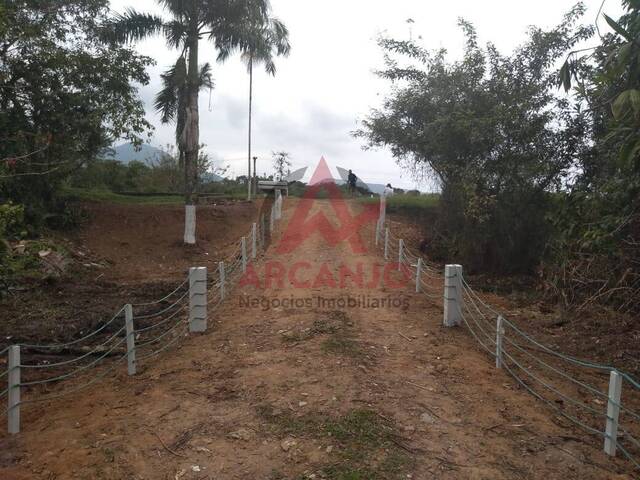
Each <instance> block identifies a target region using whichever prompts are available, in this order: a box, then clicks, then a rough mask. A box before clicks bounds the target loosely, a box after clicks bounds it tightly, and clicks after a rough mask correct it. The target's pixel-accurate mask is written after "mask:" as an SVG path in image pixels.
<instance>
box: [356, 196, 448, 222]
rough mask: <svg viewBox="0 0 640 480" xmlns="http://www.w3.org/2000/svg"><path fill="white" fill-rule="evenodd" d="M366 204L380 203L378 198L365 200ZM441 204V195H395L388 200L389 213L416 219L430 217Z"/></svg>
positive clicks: (363, 200)
mask: <svg viewBox="0 0 640 480" xmlns="http://www.w3.org/2000/svg"><path fill="white" fill-rule="evenodd" d="M361 201H362V202H364V203H378V202H379V201H380V200H379V199H378V198H375V197H374V198H363V199H361ZM439 204H440V194H438V193H427V194H423V195H394V196H393V197H389V198H387V213H396V214H400V215H407V216H410V217H415V218H423V217H427V218H428V217H430V216H432V215H434V214H435V213H436V211H437V207H438V205H439Z"/></svg>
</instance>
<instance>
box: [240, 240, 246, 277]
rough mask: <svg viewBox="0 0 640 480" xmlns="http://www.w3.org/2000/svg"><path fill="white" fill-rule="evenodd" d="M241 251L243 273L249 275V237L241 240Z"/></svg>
mask: <svg viewBox="0 0 640 480" xmlns="http://www.w3.org/2000/svg"><path fill="white" fill-rule="evenodd" d="M240 250H241V251H242V273H247V237H242V240H240Z"/></svg>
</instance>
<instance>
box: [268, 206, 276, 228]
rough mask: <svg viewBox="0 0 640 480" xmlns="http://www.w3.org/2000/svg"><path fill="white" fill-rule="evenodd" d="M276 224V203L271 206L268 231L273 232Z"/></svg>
mask: <svg viewBox="0 0 640 480" xmlns="http://www.w3.org/2000/svg"><path fill="white" fill-rule="evenodd" d="M275 225H276V204H275V203H274V204H273V205H272V206H271V216H270V217H269V231H270V232H271V234H273V231H274V229H275V228H274V227H275Z"/></svg>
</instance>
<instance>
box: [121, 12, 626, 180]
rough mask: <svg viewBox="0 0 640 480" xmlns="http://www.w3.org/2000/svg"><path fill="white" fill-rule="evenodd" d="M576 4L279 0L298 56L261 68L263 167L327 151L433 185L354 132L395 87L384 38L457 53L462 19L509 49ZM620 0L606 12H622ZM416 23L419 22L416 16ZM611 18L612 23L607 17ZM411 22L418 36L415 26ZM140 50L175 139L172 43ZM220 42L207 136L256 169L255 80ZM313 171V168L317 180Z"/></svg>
mask: <svg viewBox="0 0 640 480" xmlns="http://www.w3.org/2000/svg"><path fill="white" fill-rule="evenodd" d="M575 3H576V2H575V1H574V0H537V1H535V2H528V1H522V0H521V1H518V0H484V1H478V0H456V1H447V0H393V1H390V0H324V1H322V2H309V1H302V0H272V6H273V13H274V15H275V16H277V17H279V18H280V19H281V20H283V21H284V22H285V23H286V24H287V26H288V27H289V30H290V39H291V44H292V52H291V55H290V56H289V57H288V58H283V59H279V60H278V61H277V67H278V72H277V75H276V76H275V77H270V76H268V75H266V74H265V73H264V72H263V71H261V70H260V69H259V68H258V69H257V71H256V72H255V74H254V122H253V132H254V135H253V152H254V154H255V155H257V156H258V158H259V159H258V165H259V166H258V172H259V173H262V172H268V173H271V172H272V166H271V152H272V151H273V150H285V151H288V152H290V153H291V155H292V159H293V163H294V168H299V167H303V166H309V167H311V169H313V167H314V166H315V165H316V164H317V162H318V160H319V159H320V157H321V156H324V157H325V158H326V160H327V162H328V163H329V165H330V166H331V167H334V166H336V165H337V166H341V167H345V168H352V169H353V170H354V172H355V173H356V174H357V175H358V176H359V177H360V178H362V179H363V180H364V181H365V182H372V183H388V182H391V183H392V184H393V185H394V186H399V187H403V188H416V187H417V188H419V189H420V190H423V191H425V190H429V189H431V187H430V185H429V184H420V183H416V182H415V181H414V180H413V179H412V178H411V176H410V175H409V174H408V173H406V172H403V171H402V170H401V169H400V167H398V166H397V165H396V164H395V161H394V159H393V158H392V156H391V155H390V153H389V152H387V151H385V150H378V151H363V150H362V148H361V147H362V140H360V139H354V138H353V137H352V136H351V135H350V132H351V131H353V130H354V129H356V128H357V127H358V123H359V120H361V119H362V118H363V117H364V116H365V115H366V114H367V112H368V111H369V110H370V109H371V108H372V107H376V106H379V105H380V103H381V101H382V98H383V96H384V93H385V92H386V90H387V88H388V85H387V83H386V82H383V81H381V80H379V79H377V78H376V76H375V75H374V73H373V71H374V70H375V69H378V68H381V67H382V66H383V63H382V55H381V53H380V50H379V48H378V47H377V45H376V41H375V40H376V37H377V36H378V35H379V34H381V33H386V34H389V35H391V36H394V37H395V38H404V39H408V38H409V35H410V34H411V35H412V36H413V38H414V39H415V38H418V37H419V36H421V37H422V40H421V42H422V44H423V45H424V46H425V47H427V48H429V49H431V48H434V49H435V48H441V47H445V48H446V49H447V50H448V51H449V55H450V58H452V59H455V58H457V57H459V56H460V54H461V51H462V40H463V39H462V36H461V34H460V30H459V29H458V27H457V25H456V23H457V18H458V17H460V16H462V17H464V18H466V19H467V20H469V21H471V22H472V23H474V24H475V26H476V28H477V29H478V33H479V37H480V39H481V41H482V42H486V41H491V42H493V43H495V44H496V45H497V47H498V48H499V49H500V50H501V51H503V52H508V51H510V50H511V49H513V48H514V47H515V46H516V45H518V44H519V43H521V42H522V40H523V39H524V38H525V34H526V29H527V27H528V26H529V25H537V26H541V27H551V26H553V25H556V24H557V23H559V22H560V20H561V18H562V15H563V14H564V13H565V12H566V11H568V10H569V9H570V8H571V6H572V5H574V4H575ZM585 3H586V4H587V5H588V7H589V10H588V12H587V15H586V16H585V17H584V21H585V22H589V23H592V22H593V21H594V20H595V16H596V12H597V10H598V8H599V6H600V4H601V0H586V2H585ZM619 3H620V2H619V1H618V0H609V1H608V3H607V4H605V8H604V11H605V12H609V13H610V14H612V13H613V14H617V13H619V12H620V7H619ZM111 5H112V8H113V9H114V10H115V11H120V12H121V11H123V10H124V9H125V8H126V7H128V6H134V7H135V8H136V9H137V10H139V11H152V12H156V13H158V12H161V10H160V9H159V7H158V6H157V5H156V3H155V1H154V0H136V1H135V2H134V1H133V0H112V2H111ZM409 18H411V19H413V20H414V22H415V23H413V24H412V25H409V24H408V23H407V19H409ZM601 24H602V22H601ZM410 27H411V30H412V31H411V32H410ZM137 48H138V50H139V51H140V52H141V53H143V54H145V55H149V56H151V57H152V58H154V59H155V60H156V62H157V65H156V66H155V67H152V68H150V70H149V73H150V75H151V83H150V85H148V86H146V87H144V88H142V89H141V91H140V93H141V96H142V98H143V99H144V101H145V104H146V106H147V116H148V119H149V120H150V121H151V122H152V123H153V124H154V125H155V126H156V131H155V133H154V137H153V139H152V141H151V143H152V145H156V146H159V145H165V144H167V143H173V139H174V126H173V125H170V126H164V125H161V124H160V123H159V121H158V116H157V115H156V114H155V113H154V112H153V110H152V101H153V97H154V95H155V93H156V92H157V91H158V90H159V74H160V72H161V71H163V70H164V69H165V68H166V67H167V66H169V65H171V64H172V63H174V62H175V59H176V56H177V53H176V52H175V51H170V50H168V49H167V47H166V46H165V43H164V41H163V40H162V39H154V40H149V41H145V42H142V43H140V44H138V46H137ZM215 57H216V54H215V52H214V51H213V48H212V46H211V45H210V44H208V43H206V42H204V41H203V42H202V43H201V45H200V62H201V63H204V62H207V61H208V62H211V63H212V64H213V76H214V78H215V82H216V88H215V90H214V91H213V93H212V96H211V107H210V106H209V93H208V92H202V93H201V96H200V140H201V142H202V143H205V144H206V145H207V151H208V152H209V153H210V154H211V155H212V156H214V157H216V158H219V159H221V161H222V163H224V165H229V166H230V173H231V174H233V175H242V174H245V173H246V168H247V166H246V158H247V122H248V89H249V77H248V74H247V72H246V68H245V67H244V65H243V64H242V63H241V62H240V60H239V58H237V57H236V58H233V59H231V60H229V61H227V62H226V63H224V64H215ZM309 173H310V172H308V174H307V176H308V175H309Z"/></svg>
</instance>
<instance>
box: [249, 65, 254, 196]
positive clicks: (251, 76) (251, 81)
mask: <svg viewBox="0 0 640 480" xmlns="http://www.w3.org/2000/svg"><path fill="white" fill-rule="evenodd" d="M252 101H253V55H251V56H250V57H249V153H248V157H247V167H248V168H247V187H248V193H247V199H248V200H251V184H252V183H253V182H252V178H251V106H252V105H251V104H252ZM253 173H254V175H255V172H253Z"/></svg>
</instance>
